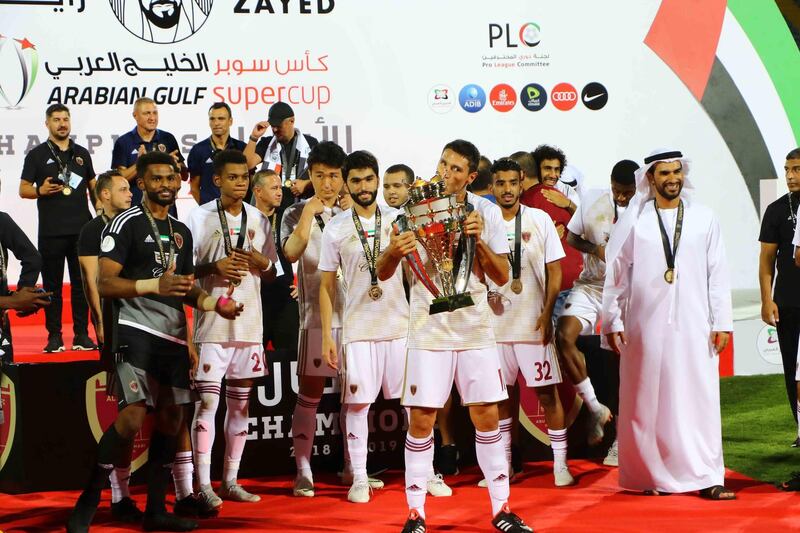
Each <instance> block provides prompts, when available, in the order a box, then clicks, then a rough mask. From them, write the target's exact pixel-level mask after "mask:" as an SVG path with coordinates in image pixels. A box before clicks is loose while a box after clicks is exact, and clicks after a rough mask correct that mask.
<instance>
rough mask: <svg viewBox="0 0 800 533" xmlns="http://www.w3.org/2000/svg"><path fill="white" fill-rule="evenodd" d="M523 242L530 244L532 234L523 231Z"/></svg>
mask: <svg viewBox="0 0 800 533" xmlns="http://www.w3.org/2000/svg"><path fill="white" fill-rule="evenodd" d="M522 240H523V241H525V242H528V241H529V240H531V232H530V231H523V232H522Z"/></svg>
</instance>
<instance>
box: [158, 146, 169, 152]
mask: <svg viewBox="0 0 800 533" xmlns="http://www.w3.org/2000/svg"><path fill="white" fill-rule="evenodd" d="M158 151H159V152H166V151H167V147H166V146H164V145H163V144H159V145H158Z"/></svg>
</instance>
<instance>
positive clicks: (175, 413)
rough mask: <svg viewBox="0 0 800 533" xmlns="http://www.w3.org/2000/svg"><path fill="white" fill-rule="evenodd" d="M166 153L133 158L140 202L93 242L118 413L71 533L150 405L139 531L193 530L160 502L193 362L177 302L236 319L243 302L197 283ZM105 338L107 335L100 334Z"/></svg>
mask: <svg viewBox="0 0 800 533" xmlns="http://www.w3.org/2000/svg"><path fill="white" fill-rule="evenodd" d="M173 165H174V162H173V159H172V158H171V157H170V156H169V155H168V154H165V153H161V152H153V153H148V154H145V155H143V156H142V157H141V158H139V160H138V161H137V162H136V169H137V175H138V176H139V177H138V179H137V182H138V185H139V187H140V188H141V189H142V190H143V191H144V192H145V197H144V201H143V202H142V204H141V205H137V206H135V207H131V208H130V209H128V210H126V211H124V212H122V213H120V214H119V215H118V216H117V217H116V218H115V219H114V220H113V221H112V222H111V224H109V225H108V227H107V228H106V229H105V231H104V236H103V240H102V241H101V245H100V268H99V274H98V279H99V282H98V288H99V292H100V297H102V298H109V299H113V305H114V320H113V321H112V323H113V324H114V325H115V328H114V331H113V332H112V331H106V332H105V333H106V337H109V336H110V337H111V341H110V342H111V343H112V345H111V347H112V349H113V351H114V353H115V358H116V365H115V373H114V375H113V376H111V380H110V382H111V385H110V389H111V390H112V391H113V393H114V396H115V397H116V398H117V402H118V407H119V414H118V415H117V418H116V420H115V421H114V423H113V424H112V425H111V426H110V427H109V428H108V429H107V430H106V432H105V433H104V434H103V436H102V437H101V439H100V442H99V443H98V445H97V463H96V464H95V466H94V468H93V469H92V473H91V476H90V478H89V482H88V484H87V486H86V488H85V489H84V491H83V493H82V494H81V496H80V498H78V501H77V503H76V504H75V508H74V509H73V511H72V514H71V515H70V518H69V521H68V523H67V531H69V532H85V531H88V530H89V525H90V524H91V521H92V518H93V517H94V513H95V511H96V509H97V505H98V503H99V502H100V494H101V491H102V489H103V487H104V486H105V484H106V481H107V479H108V476H109V473H110V471H111V469H112V468H113V465H114V464H117V463H119V462H120V460H121V459H123V458H124V457H123V454H124V453H126V451H127V450H128V448H129V446H130V442H131V441H132V440H133V438H134V437H135V436H136V434H137V433H138V432H139V431H140V430H141V428H142V425H143V424H144V420H145V417H146V415H147V413H148V411H151V410H152V411H155V414H154V415H155V427H154V429H153V433H152V435H151V438H150V448H149V452H148V462H147V472H148V485H147V506H146V508H145V513H144V519H143V523H142V525H143V527H144V529H145V530H146V531H155V530H159V531H190V530H192V529H195V528H196V527H197V523H196V522H194V521H192V520H186V519H182V518H179V517H177V516H175V515H172V514H169V513H167V511H166V506H165V503H164V500H165V494H166V489H167V485H168V484H169V478H170V472H171V467H172V461H173V458H174V457H175V450H176V447H177V435H178V433H179V430H180V428H181V426H182V425H184V424H183V417H184V406H185V405H186V404H188V403H190V402H191V401H193V399H194V398H193V395H192V393H191V392H190V389H189V376H190V373H191V372H192V371H193V370H194V369H193V367H196V364H197V361H191V360H190V357H189V352H188V350H187V347H186V345H187V342H186V315H185V312H184V308H183V305H184V304H186V305H191V306H192V307H196V308H197V309H200V310H203V311H216V312H217V313H218V314H220V315H221V316H223V317H225V318H228V319H233V318H235V317H236V316H237V315H238V314H239V313H241V311H242V306H241V305H239V304H237V303H236V302H235V301H234V300H233V299H231V298H230V292H231V291H229V292H228V294H227V295H225V296H221V297H214V296H210V295H209V294H208V293H206V292H205V291H203V290H202V289H200V288H199V287H197V286H195V285H194V264H193V261H192V253H191V250H192V235H191V233H190V232H189V230H188V228H187V227H186V226H185V225H183V224H182V223H181V222H179V221H178V220H177V219H173V218H172V217H170V216H169V214H168V210H169V207H170V205H172V203H173V202H174V201H175V195H176V194H177V192H178V188H179V186H180V177H179V176H178V175H177V173H176V172H175V168H174V166H173ZM106 342H107V343H108V342H109V341H108V339H107V340H106Z"/></svg>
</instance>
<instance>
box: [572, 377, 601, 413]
mask: <svg viewBox="0 0 800 533" xmlns="http://www.w3.org/2000/svg"><path fill="white" fill-rule="evenodd" d="M575 389H576V390H577V391H578V395H579V396H580V397H581V399H582V400H583V403H585V404H586V407H588V408H589V410H590V411H591V412H593V413H596V412H598V411H600V402H598V401H597V396H595V395H594V387H593V386H592V382H591V381H589V378H586V379H584V380H583V381H581V382H580V383H576V384H575Z"/></svg>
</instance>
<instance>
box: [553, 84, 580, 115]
mask: <svg viewBox="0 0 800 533" xmlns="http://www.w3.org/2000/svg"><path fill="white" fill-rule="evenodd" d="M550 98H551V99H552V100H553V105H554V106H556V109H559V110H561V111H569V110H570V109H572V108H573V107H575V105H576V104H577V103H578V91H576V90H575V87H573V86H572V85H570V84H569V83H559V84H558V85H556V86H555V87H553V90H552V91H550Z"/></svg>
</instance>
